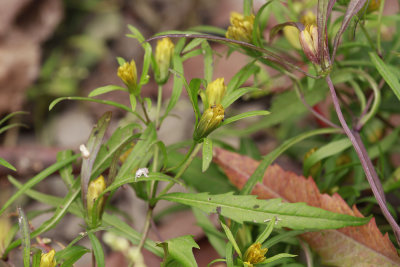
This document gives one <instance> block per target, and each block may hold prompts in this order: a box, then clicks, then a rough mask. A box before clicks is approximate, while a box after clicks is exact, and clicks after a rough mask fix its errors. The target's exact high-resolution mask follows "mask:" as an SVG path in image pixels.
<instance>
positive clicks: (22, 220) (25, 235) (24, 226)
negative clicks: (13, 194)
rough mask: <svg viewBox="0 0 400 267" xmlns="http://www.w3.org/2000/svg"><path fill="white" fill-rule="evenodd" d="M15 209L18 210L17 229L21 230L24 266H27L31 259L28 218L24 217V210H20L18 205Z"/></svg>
mask: <svg viewBox="0 0 400 267" xmlns="http://www.w3.org/2000/svg"><path fill="white" fill-rule="evenodd" d="M17 211H18V224H19V230H20V232H21V239H22V247H23V249H24V253H23V259H24V267H29V266H30V259H31V239H30V234H29V223H28V219H27V218H26V215H25V212H24V211H23V210H22V208H21V207H18V208H17Z"/></svg>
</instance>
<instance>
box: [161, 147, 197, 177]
mask: <svg viewBox="0 0 400 267" xmlns="http://www.w3.org/2000/svg"><path fill="white" fill-rule="evenodd" d="M195 146H196V143H195V142H193V143H192V144H191V146H190V148H189V151H188V152H187V153H186V156H185V158H184V159H183V160H182V161H181V162H180V163H179V164H178V165H177V166H175V167H172V168H169V169H167V170H166V171H165V172H170V171H173V170H175V169H178V168H179V167H181V166H182V165H183V164H184V163H185V162H186V160H187V159H188V158H189V157H190V154H191V153H192V151H193V149H194V148H195Z"/></svg>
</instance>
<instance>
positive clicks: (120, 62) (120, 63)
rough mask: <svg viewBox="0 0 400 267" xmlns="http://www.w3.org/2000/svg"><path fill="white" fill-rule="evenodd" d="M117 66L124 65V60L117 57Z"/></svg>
mask: <svg viewBox="0 0 400 267" xmlns="http://www.w3.org/2000/svg"><path fill="white" fill-rule="evenodd" d="M117 61H118V65H120V66H122V65H124V64H125V63H126V61H125V59H124V58H122V57H117Z"/></svg>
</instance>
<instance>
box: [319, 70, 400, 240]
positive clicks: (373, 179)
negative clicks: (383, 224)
mask: <svg viewBox="0 0 400 267" xmlns="http://www.w3.org/2000/svg"><path fill="white" fill-rule="evenodd" d="M326 82H327V83H328V86H329V90H330V92H331V96H332V101H333V105H334V107H335V111H336V114H337V116H338V118H339V121H340V124H341V125H342V127H343V130H344V132H345V133H346V135H347V136H348V138H349V139H350V141H351V143H352V144H353V147H354V150H355V151H356V153H357V156H358V158H359V159H360V162H361V165H362V167H363V169H364V172H365V175H366V177H367V180H368V183H369V184H370V187H371V190H372V192H373V194H374V196H375V198H376V200H377V202H378V204H379V207H380V208H381V210H382V213H383V215H384V216H385V218H386V220H387V221H388V222H389V224H390V225H391V227H392V229H393V232H394V234H395V236H396V240H397V243H398V244H400V227H399V225H398V224H397V223H396V221H395V219H394V218H393V217H392V215H391V214H390V212H389V210H388V208H387V206H386V199H385V194H384V192H383V188H382V184H381V182H380V180H379V177H378V175H377V173H376V171H375V169H374V166H373V165H372V162H371V159H370V158H369V156H368V153H367V150H366V149H365V146H364V144H363V142H362V141H361V137H360V135H359V133H358V132H356V131H352V130H350V128H349V126H348V125H347V123H346V120H345V118H344V116H343V113H342V110H341V108H340V104H339V99H338V97H337V95H336V91H335V88H334V86H333V83H332V80H331V78H330V76H329V75H328V76H327V77H326Z"/></svg>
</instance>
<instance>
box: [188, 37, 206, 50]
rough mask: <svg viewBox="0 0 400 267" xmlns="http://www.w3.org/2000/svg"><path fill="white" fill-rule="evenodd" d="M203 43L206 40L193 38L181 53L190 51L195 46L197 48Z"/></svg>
mask: <svg viewBox="0 0 400 267" xmlns="http://www.w3.org/2000/svg"><path fill="white" fill-rule="evenodd" d="M203 42H207V40H204V39H201V38H195V39H193V40H191V41H190V42H189V43H188V44H187V45H186V46H185V48H184V49H183V50H182V53H187V52H189V51H190V50H192V49H194V48H195V47H196V46H199V45H200V44H202V43H203Z"/></svg>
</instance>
